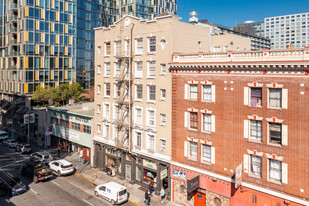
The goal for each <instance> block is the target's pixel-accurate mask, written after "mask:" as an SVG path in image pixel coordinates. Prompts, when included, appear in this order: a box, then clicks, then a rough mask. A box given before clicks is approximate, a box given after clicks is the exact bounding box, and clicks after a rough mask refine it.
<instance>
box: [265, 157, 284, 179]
mask: <svg viewBox="0 0 309 206" xmlns="http://www.w3.org/2000/svg"><path fill="white" fill-rule="evenodd" d="M272 162H274V163H275V162H277V163H280V164H279V168H274V167H272V168H271V165H272ZM267 166H268V171H267V172H268V174H267V177H268V180H270V181H275V182H280V183H281V182H282V161H280V160H276V159H268V160H267ZM272 171H273V172H274V173H276V172H277V173H278V175H279V178H275V177H274V176H273V175H275V174H271V173H272Z"/></svg>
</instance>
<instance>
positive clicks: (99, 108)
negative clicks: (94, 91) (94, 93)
mask: <svg viewBox="0 0 309 206" xmlns="http://www.w3.org/2000/svg"><path fill="white" fill-rule="evenodd" d="M97 113H101V105H100V104H98V105H97Z"/></svg>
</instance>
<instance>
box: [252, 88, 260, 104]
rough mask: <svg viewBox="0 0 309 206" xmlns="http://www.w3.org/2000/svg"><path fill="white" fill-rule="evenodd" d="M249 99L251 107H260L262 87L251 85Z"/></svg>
mask: <svg viewBox="0 0 309 206" xmlns="http://www.w3.org/2000/svg"><path fill="white" fill-rule="evenodd" d="M250 92H251V99H250V100H251V101H250V105H251V106H252V107H261V106H262V88H257V87H251V88H250Z"/></svg>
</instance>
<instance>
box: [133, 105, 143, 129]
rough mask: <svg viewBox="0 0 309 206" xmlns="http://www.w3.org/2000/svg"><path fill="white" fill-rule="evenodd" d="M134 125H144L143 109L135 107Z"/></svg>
mask: <svg viewBox="0 0 309 206" xmlns="http://www.w3.org/2000/svg"><path fill="white" fill-rule="evenodd" d="M138 111H140V117H138ZM139 120H140V121H139ZM134 123H135V124H139V125H142V124H143V107H134Z"/></svg>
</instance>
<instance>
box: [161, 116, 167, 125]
mask: <svg viewBox="0 0 309 206" xmlns="http://www.w3.org/2000/svg"><path fill="white" fill-rule="evenodd" d="M160 117H161V124H164V125H165V124H166V114H160Z"/></svg>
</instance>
